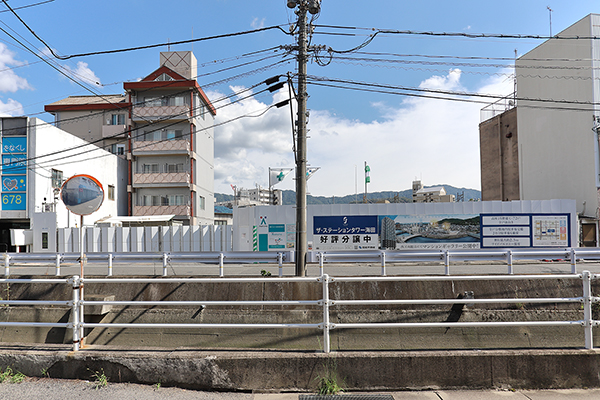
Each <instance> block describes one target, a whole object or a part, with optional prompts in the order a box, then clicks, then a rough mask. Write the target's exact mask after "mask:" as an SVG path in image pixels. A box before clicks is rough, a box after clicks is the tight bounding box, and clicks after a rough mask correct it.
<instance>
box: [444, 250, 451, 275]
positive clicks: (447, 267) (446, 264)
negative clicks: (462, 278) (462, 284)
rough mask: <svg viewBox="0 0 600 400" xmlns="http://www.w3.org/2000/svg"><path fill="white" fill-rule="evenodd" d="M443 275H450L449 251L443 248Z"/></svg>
mask: <svg viewBox="0 0 600 400" xmlns="http://www.w3.org/2000/svg"><path fill="white" fill-rule="evenodd" d="M444 275H450V253H449V252H448V250H444Z"/></svg>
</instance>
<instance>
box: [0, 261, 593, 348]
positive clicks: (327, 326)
mask: <svg viewBox="0 0 600 400" xmlns="http://www.w3.org/2000/svg"><path fill="white" fill-rule="evenodd" d="M599 277H600V275H594V274H591V273H590V272H589V271H583V273H581V274H563V275H491V276H484V275H476V276H458V277H457V276H453V277H447V276H418V277H417V276H412V277H406V276H405V277H400V276H397V277H330V276H329V275H326V274H324V275H322V276H319V277H311V278H163V279H156V278H81V277H79V276H73V277H71V278H69V279H0V283H8V284H10V283H27V284H39V283H45V284H47V283H55V284H69V285H70V286H71V287H72V289H73V290H72V299H71V300H69V301H47V300H0V305H5V306H11V305H31V306H48V305H52V306H64V307H70V308H71V310H72V311H71V320H70V322H68V323H45V322H0V326H30V327H61V328H67V329H72V331H73V351H78V350H79V349H80V345H81V341H82V339H83V337H84V329H85V328H96V327H99V328H111V327H112V328H147V329H148V328H149V329H169V328H171V329H173V328H176V329H182V328H188V329H207V328H212V329H232V328H234V329H235V328H243V329H247V328H255V329H272V328H276V329H289V328H303V329H317V330H322V331H323V348H322V350H323V352H325V353H329V352H330V351H331V346H330V331H331V330H333V329H339V328H345V329H360V328H364V329H389V328H415V327H416V328H439V327H472V328H477V327H506V326H581V327H582V328H583V330H584V336H585V343H584V347H585V348H586V349H592V348H593V336H592V329H593V327H594V326H598V325H600V321H597V320H593V318H592V304H593V303H597V302H600V297H594V296H592V292H591V281H592V279H597V278H599ZM514 279H529V280H543V279H579V280H581V281H582V296H581V297H550V298H522V297H519V298H489V299H472V298H468V299H467V298H464V299H455V298H452V299H408V300H370V299H362V300H337V299H332V298H331V297H330V295H329V284H330V283H333V282H365V281H370V282H385V281H394V282H402V281H405V282H406V281H449V280H452V281H454V280H514ZM243 282H264V283H267V284H268V283H278V282H285V283H289V282H314V283H316V284H320V285H321V286H322V293H323V294H322V297H321V299H318V300H292V299H290V300H280V301H210V300H206V301H90V300H85V299H84V298H83V291H82V290H81V289H82V287H83V284H84V283H86V284H87V283H90V284H91V283H112V284H131V283H153V284H166V283H205V284H216V285H218V284H222V283H243ZM470 303H472V304H492V303H497V304H506V303H514V304H517V303H582V306H583V319H581V320H577V321H508V322H409V323H331V322H330V319H329V315H330V309H331V307H336V306H340V305H370V306H372V305H394V304H396V305H400V304H402V305H449V304H470ZM87 305H118V306H132V305H137V306H199V305H202V306H222V305H225V306H248V305H254V306H273V305H277V306H286V305H289V306H295V307H297V306H302V305H305V306H320V307H322V309H323V319H322V321H321V322H319V323H313V324H298V323H290V324H285V323H280V324H257V323H255V324H252V323H250V324H208V323H200V324H177V323H90V322H85V321H84V319H83V318H82V316H83V315H84V312H83V309H84V307H85V306H87Z"/></svg>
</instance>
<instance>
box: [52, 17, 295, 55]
mask: <svg viewBox="0 0 600 400" xmlns="http://www.w3.org/2000/svg"><path fill="white" fill-rule="evenodd" d="M281 26H285V25H274V26H267V27H264V28H258V29H252V30H249V31H242V32H235V33H226V34H221V35H213V36H206V37H203V38H197V39H188V40H179V41H176V42H166V43H164V42H163V43H157V44H149V45H145V46H136V47H127V48H122V49H114V50H103V51H92V52H89V53H79V54H71V55H68V56H57V57H56V58H58V59H59V60H69V59H71V58H77V57H88V56H96V55H103V54H115V53H124V52H128V51H135V50H145V49H153V48H156V47H163V46H167V45H169V46H175V45H179V44H187V43H197V42H204V41H207V40H214V39H223V38H229V37H236V36H242V35H249V34H252V33H258V32H264V31H269V30H273V29H279V30H280V31H281V32H283V33H285V34H286V35H289V32H287V31H286V30H285V29H283V28H282V27H281Z"/></svg>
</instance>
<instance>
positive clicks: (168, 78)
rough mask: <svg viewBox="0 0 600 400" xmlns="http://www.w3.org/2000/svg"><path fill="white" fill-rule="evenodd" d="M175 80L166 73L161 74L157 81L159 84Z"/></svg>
mask: <svg viewBox="0 0 600 400" xmlns="http://www.w3.org/2000/svg"><path fill="white" fill-rule="evenodd" d="M174 80H175V79H173V77H172V76H171V75H167V74H165V73H162V74H160V75H159V76H158V77H157V78H156V79H155V81H157V82H164V81H174Z"/></svg>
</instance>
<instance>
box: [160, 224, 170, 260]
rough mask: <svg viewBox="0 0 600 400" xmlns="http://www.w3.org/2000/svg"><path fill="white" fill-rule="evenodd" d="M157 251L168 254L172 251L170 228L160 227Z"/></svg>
mask: <svg viewBox="0 0 600 400" xmlns="http://www.w3.org/2000/svg"><path fill="white" fill-rule="evenodd" d="M159 239H160V240H161V243H160V245H159V251H162V252H165V253H170V252H172V251H173V229H172V228H171V227H170V226H161V227H160V235H159Z"/></svg>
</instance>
